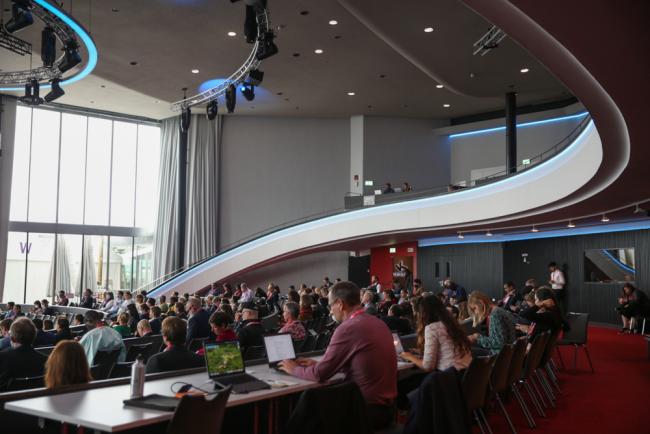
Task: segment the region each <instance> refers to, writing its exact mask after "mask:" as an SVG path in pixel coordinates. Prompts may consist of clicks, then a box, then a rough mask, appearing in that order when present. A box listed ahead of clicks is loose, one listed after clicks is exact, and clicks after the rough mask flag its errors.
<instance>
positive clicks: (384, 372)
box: [279, 282, 397, 430]
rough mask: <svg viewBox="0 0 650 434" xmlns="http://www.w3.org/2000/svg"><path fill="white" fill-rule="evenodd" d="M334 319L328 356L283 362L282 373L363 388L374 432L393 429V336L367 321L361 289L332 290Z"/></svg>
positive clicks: (377, 323)
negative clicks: (340, 378) (334, 378)
mask: <svg viewBox="0 0 650 434" xmlns="http://www.w3.org/2000/svg"><path fill="white" fill-rule="evenodd" d="M329 305H330V311H331V313H332V316H333V317H334V319H335V320H336V321H337V322H340V323H341V324H340V325H339V326H338V327H337V328H336V330H335V331H334V334H333V335H332V339H331V341H330V344H329V346H328V347H327V350H326V351H325V355H324V356H323V358H322V359H321V360H320V361H318V362H317V361H315V360H312V359H298V360H296V361H293V360H283V361H282V362H280V365H279V366H280V369H282V370H283V371H285V372H287V373H289V374H291V375H293V376H295V377H298V378H302V379H304V380H311V381H320V382H324V381H327V380H328V379H330V378H331V377H332V376H334V375H335V374H337V373H339V372H341V373H343V374H345V379H346V381H352V382H354V383H356V384H357V386H359V389H361V393H362V394H363V397H364V398H365V401H366V406H367V409H368V419H369V421H370V423H371V425H372V428H373V429H374V430H380V429H383V428H385V427H387V426H389V425H390V424H391V423H392V421H393V415H394V413H395V410H394V405H395V398H396V397H397V355H396V353H395V346H394V344H393V336H392V334H391V332H390V330H389V329H388V327H387V326H386V324H384V323H383V322H382V321H381V320H380V319H378V318H375V317H374V316H372V315H368V314H367V313H366V312H365V311H364V309H363V306H362V305H361V297H360V295H359V288H358V287H357V285H355V284H354V283H352V282H339V283H336V284H334V286H332V287H331V288H330V293H329Z"/></svg>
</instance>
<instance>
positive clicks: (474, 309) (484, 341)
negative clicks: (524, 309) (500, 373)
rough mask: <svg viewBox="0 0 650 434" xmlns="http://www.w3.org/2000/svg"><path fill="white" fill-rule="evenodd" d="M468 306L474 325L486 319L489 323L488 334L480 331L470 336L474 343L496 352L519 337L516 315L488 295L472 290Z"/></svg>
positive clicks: (493, 352) (492, 352)
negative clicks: (498, 304)
mask: <svg viewBox="0 0 650 434" xmlns="http://www.w3.org/2000/svg"><path fill="white" fill-rule="evenodd" d="M467 307H468V308H469V311H470V313H471V316H472V323H473V326H474V327H476V326H478V325H479V324H481V323H483V322H484V321H485V322H487V325H488V333H487V336H483V335H480V334H478V333H474V334H473V335H470V336H469V340H470V342H471V343H472V344H474V345H477V346H479V347H480V348H483V349H485V350H488V351H489V352H490V353H491V354H496V353H498V352H499V351H501V348H503V346H504V345H507V344H511V343H513V342H514V341H515V339H516V338H517V334H516V330H515V318H514V316H513V315H512V314H511V313H510V312H508V311H506V310H505V309H502V308H500V307H498V306H497V305H496V304H495V303H494V302H493V301H492V300H491V299H490V298H489V297H488V296H487V295H485V294H483V293H482V292H479V291H474V292H472V293H471V294H470V295H469V298H468V300H467Z"/></svg>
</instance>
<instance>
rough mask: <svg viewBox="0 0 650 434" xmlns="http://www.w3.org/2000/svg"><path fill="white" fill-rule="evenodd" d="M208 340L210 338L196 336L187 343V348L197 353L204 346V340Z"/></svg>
mask: <svg viewBox="0 0 650 434" xmlns="http://www.w3.org/2000/svg"><path fill="white" fill-rule="evenodd" d="M206 340H208V338H194V339H192V340H191V341H189V342H188V343H187V349H188V350H190V352H192V353H195V352H197V351H198V350H199V349H200V348H203V342H205V341H206Z"/></svg>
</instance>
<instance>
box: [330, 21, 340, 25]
mask: <svg viewBox="0 0 650 434" xmlns="http://www.w3.org/2000/svg"><path fill="white" fill-rule="evenodd" d="M338 23H339V22H338V21H336V20H330V22H329V25H330V26H335V25H337V24H338Z"/></svg>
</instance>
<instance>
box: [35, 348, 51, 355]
mask: <svg viewBox="0 0 650 434" xmlns="http://www.w3.org/2000/svg"><path fill="white" fill-rule="evenodd" d="M53 349H54V347H38V348H34V350H36V351H38V352H39V353H41V354H43V355H45V356H48V357H49V355H50V353H51V352H52V350H53Z"/></svg>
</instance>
